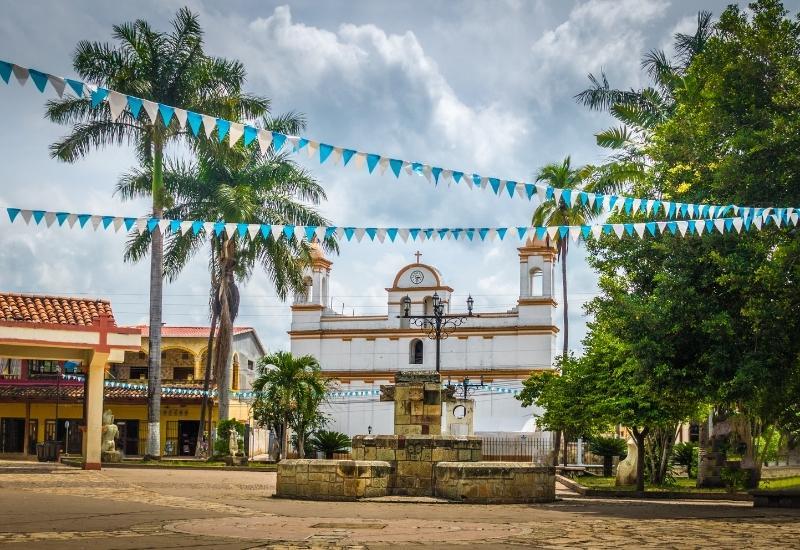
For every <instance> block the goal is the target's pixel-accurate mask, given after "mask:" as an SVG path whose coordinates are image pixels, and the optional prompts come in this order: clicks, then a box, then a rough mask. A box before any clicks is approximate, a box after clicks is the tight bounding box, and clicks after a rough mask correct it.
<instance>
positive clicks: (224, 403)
mask: <svg viewBox="0 0 800 550" xmlns="http://www.w3.org/2000/svg"><path fill="white" fill-rule="evenodd" d="M232 250H233V240H230V239H229V240H225V241H224V242H223V246H222V253H221V254H220V258H219V260H220V265H221V269H220V278H219V303H220V313H219V333H218V334H217V349H216V352H215V354H214V356H215V361H214V365H215V367H216V370H217V389H218V393H219V421H220V422H221V421H223V420H227V419H228V418H229V416H230V389H231V348H232V347H233V309H234V308H233V306H234V305H238V304H234V303H233V300H232V296H233V294H234V292H235V290H234V288H233V286H234V281H233V262H232Z"/></svg>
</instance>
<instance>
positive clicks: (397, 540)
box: [0, 462, 800, 549]
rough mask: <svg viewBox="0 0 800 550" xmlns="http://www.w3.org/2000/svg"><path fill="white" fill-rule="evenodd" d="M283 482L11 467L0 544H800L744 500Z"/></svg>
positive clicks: (2, 491)
mask: <svg viewBox="0 0 800 550" xmlns="http://www.w3.org/2000/svg"><path fill="white" fill-rule="evenodd" d="M274 487H275V474H274V473H267V472H225V471H196V470H191V471H188V470H174V469H173V470H145V469H135V470H134V469H113V470H112V469H106V470H103V471H102V472H84V471H80V470H75V469H69V468H65V467H55V466H53V465H39V464H30V463H19V462H0V517H2V518H3V520H2V521H0V547H2V548H14V547H20V548H22V547H23V546H24V547H25V548H59V549H60V548H93V549H100V548H200V547H203V548H338V547H348V548H379V547H386V546H389V545H391V546H395V547H401V548H404V547H417V546H419V547H431V548H434V547H435V548H444V547H467V546H470V547H471V546H478V545H485V546H487V547H492V548H505V547H508V548H512V547H521V546H525V547H536V548H565V547H566V548H618V547H621V546H626V547H628V548H793V547H796V548H800V511H797V510H793V511H790V510H764V509H753V508H752V507H751V506H750V504H749V503H742V502H704V501H689V502H657V501H642V500H633V499H631V500H596V499H581V498H577V497H574V496H569V495H566V496H564V498H563V499H562V500H561V501H559V502H557V503H554V504H548V505H539V506H522V505H520V506H467V505H460V504H441V503H430V502H428V503H407V502H401V503H398V502H381V501H378V502H359V503H326V502H304V501H293V500H282V499H275V498H271V495H272V493H273V492H274Z"/></svg>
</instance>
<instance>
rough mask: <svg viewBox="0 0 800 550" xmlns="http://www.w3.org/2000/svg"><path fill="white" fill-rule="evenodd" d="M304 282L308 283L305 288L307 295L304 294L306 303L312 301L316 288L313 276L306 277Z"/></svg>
mask: <svg viewBox="0 0 800 550" xmlns="http://www.w3.org/2000/svg"><path fill="white" fill-rule="evenodd" d="M304 282H305V285H306V289H305V290H306V293H305V296H304V298H305V300H304V301H305V303H307V304H310V303H311V299H312V292H313V290H314V282H313V281H312V280H311V277H306V278H305V280H304Z"/></svg>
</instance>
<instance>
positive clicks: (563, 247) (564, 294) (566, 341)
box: [560, 239, 569, 359]
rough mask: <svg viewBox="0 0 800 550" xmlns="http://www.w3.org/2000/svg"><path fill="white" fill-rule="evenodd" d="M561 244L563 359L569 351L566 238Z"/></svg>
mask: <svg viewBox="0 0 800 550" xmlns="http://www.w3.org/2000/svg"><path fill="white" fill-rule="evenodd" d="M560 245H561V301H562V302H563V303H564V351H563V354H564V359H566V358H567V354H568V353H569V307H568V305H567V240H566V239H562V240H561V242H560Z"/></svg>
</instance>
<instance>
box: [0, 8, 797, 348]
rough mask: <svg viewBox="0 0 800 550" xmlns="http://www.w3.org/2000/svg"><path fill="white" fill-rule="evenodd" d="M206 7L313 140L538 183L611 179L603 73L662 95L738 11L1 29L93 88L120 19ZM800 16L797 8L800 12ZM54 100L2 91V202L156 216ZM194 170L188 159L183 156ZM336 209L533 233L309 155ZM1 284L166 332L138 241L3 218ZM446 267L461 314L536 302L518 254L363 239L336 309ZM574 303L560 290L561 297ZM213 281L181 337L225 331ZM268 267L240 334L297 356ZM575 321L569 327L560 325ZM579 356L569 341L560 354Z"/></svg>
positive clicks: (255, 77)
mask: <svg viewBox="0 0 800 550" xmlns="http://www.w3.org/2000/svg"><path fill="white" fill-rule="evenodd" d="M184 4H188V5H189V6H190V7H192V9H193V10H194V11H196V12H197V13H199V14H200V17H201V23H202V25H203V27H204V29H205V31H206V51H207V52H208V53H210V54H213V55H217V56H224V57H232V58H237V59H239V60H241V61H242V62H243V63H244V64H245V67H246V69H247V72H248V79H247V85H246V88H247V90H248V91H249V92H252V93H255V94H259V95H263V96H266V97H269V98H271V99H272V102H273V111H274V112H275V113H280V112H284V111H289V110H294V111H299V112H302V113H304V114H305V115H306V116H307V118H308V122H309V128H308V131H307V135H308V137H311V138H313V139H316V140H319V141H324V142H326V143H332V144H335V145H341V146H347V147H351V148H355V149H358V150H362V151H370V152H377V153H382V154H386V155H390V156H393V157H396V158H405V159H414V160H419V161H423V162H426V163H429V164H432V165H439V166H445V167H452V168H456V169H463V170H464V171H466V172H473V171H477V172H480V173H486V174H492V175H497V176H499V177H506V178H509V179H515V180H530V179H531V178H532V177H533V176H534V174H535V173H536V171H537V168H538V167H540V166H541V165H542V164H544V163H547V162H553V161H559V160H560V159H562V158H563V157H564V156H566V155H571V156H572V159H573V162H574V163H576V164H583V163H589V162H591V163H596V162H600V161H601V160H602V159H603V155H604V153H603V151H602V150H601V149H599V148H598V147H597V146H596V145H595V144H594V137H593V133H594V132H596V131H597V130H599V129H602V128H603V127H605V126H606V125H607V124H608V123H609V120H608V117H607V116H605V115H603V114H600V113H594V112H590V111H588V110H586V109H585V108H583V107H581V106H579V105H577V104H576V103H575V102H574V100H573V99H572V97H573V95H574V94H575V93H577V92H579V91H581V90H582V89H583V88H585V87H586V85H587V79H586V75H587V73H589V72H595V73H597V72H599V71H600V69H601V68H604V69H605V70H606V72H607V74H608V75H609V78H610V80H611V82H612V84H614V85H616V86H619V87H637V86H639V85H641V84H643V82H644V81H643V75H642V73H641V71H640V69H639V60H640V57H641V54H642V53H643V52H645V51H646V50H648V49H650V48H667V49H668V47H669V44H670V39H671V36H672V35H673V34H674V33H675V32H691V31H692V30H693V28H694V19H695V16H696V12H697V10H698V9H708V10H711V11H712V12H714V13H715V14H719V12H720V11H721V10H722V9H723V8H724V5H725V4H726V2H719V1H704V2H693V1H672V2H668V1H661V0H617V1H610V0H588V1H573V2H548V1H544V0H542V1H512V0H508V1H499V0H495V1H491V2H489V1H485V2H484V1H477V0H476V1H472V2H459V1H454V2H451V1H431V0H428V1H425V2H422V1H411V2H388V1H348V2H324V3H322V2H293V3H290V4H286V3H280V2H268V1H245V0H234V1H228V2H225V3H224V9H220V6H222V4H219V3H214V2H200V1H195V2H173V1H155V0H153V1H141V2H135V1H132V2H125V3H99V2H90V1H75V2H59V1H52V2H51V1H37V2H26V3H14V4H13V7H11V6H9V7H7V8H6V10H5V11H4V17H3V18H2V19H0V58H2V59H5V60H8V61H12V62H15V63H18V64H20V65H23V66H32V67H36V68H40V69H42V70H45V71H48V72H51V73H55V74H61V75H63V76H67V77H69V76H74V73H73V71H72V70H71V55H72V52H73V50H74V48H75V45H76V43H77V42H78V41H79V40H82V39H87V40H100V41H106V40H110V34H111V26H112V25H113V24H115V23H120V22H124V21H129V20H133V19H136V18H144V19H147V20H148V21H149V22H150V23H151V24H152V25H153V26H154V27H156V28H159V29H167V27H168V23H169V20H170V18H171V16H172V15H173V14H174V12H175V11H176V10H177V9H178V8H179V7H181V6H183V5H184ZM786 6H787V7H788V8H789V9H790V10H792V11H793V12H796V11H797V9H798V2H787V3H786ZM44 99H45V98H44V97H43V96H41V95H39V94H38V92H35V91H34V88H33V87H32V86H31V85H30V84H28V86H27V87H26V88H20V87H19V86H18V85H16V83H13V82H12V85H10V86H0V117H2V120H3V121H4V124H3V131H2V132H0V159H1V160H2V175H3V176H2V185H0V206H2V207H6V206H17V207H21V208H37V209H47V210H66V211H75V212H77V211H81V212H91V213H100V214H124V215H136V216H138V215H142V214H144V213H145V212H146V211H147V204H146V203H145V202H128V203H121V202H120V201H119V199H118V197H114V196H113V194H112V192H113V188H114V185H115V183H116V181H117V178H118V177H119V175H120V174H121V173H122V172H124V171H125V170H126V169H128V168H129V167H131V166H133V165H134V164H135V159H134V157H133V154H132V152H131V150H129V149H126V148H108V149H105V150H103V151H101V152H97V153H94V154H92V155H91V156H90V157H88V158H87V159H85V160H82V161H80V162H77V163H75V164H72V165H67V164H63V163H59V162H57V161H55V160H52V159H51V158H50V157H49V154H48V145H49V144H50V143H52V142H53V141H54V140H55V139H57V138H58V137H59V136H61V135H63V134H65V133H66V132H67V128H65V127H59V126H56V125H53V124H51V123H49V122H47V121H45V120H44V118H43V112H44V108H43V106H44ZM172 153H173V154H180V153H181V152H180V151H177V150H175V151H172ZM298 161H299V162H301V163H303V164H304V165H305V166H307V167H308V168H309V169H310V170H312V172H313V174H314V175H315V176H316V177H317V178H318V180H319V181H320V182H321V183H322V184H323V186H324V187H325V189H326V190H327V193H328V201H327V202H325V203H324V204H322V205H321V206H320V210H321V211H322V212H323V213H324V214H325V215H326V216H327V217H328V218H329V219H330V220H331V221H332V222H333V223H334V224H335V225H351V226H395V227H396V226H400V227H408V226H420V225H425V226H444V227H447V226H451V227H452V226H495V225H502V226H507V225H525V224H527V223H528V222H529V220H530V217H531V213H532V209H533V207H534V205H533V204H532V203H529V202H527V201H524V200H521V199H519V198H515V199H509V198H507V197H504V198H496V197H494V196H492V195H491V194H489V193H487V192H480V191H472V192H469V191H465V190H464V189H463V188H452V189H448V188H446V187H441V188H434V187H432V186H430V185H429V184H427V183H426V182H425V180H424V179H422V178H408V177H401V178H400V179H399V180H396V179H395V178H394V177H393V176H392V175H391V174H390V173H387V174H386V175H384V176H377V175H371V176H370V175H366V170H363V173H362V172H357V171H355V170H352V169H349V168H341V167H330V166H319V165H318V164H316V163H314V162H309V161H308V160H306V159H305V156H304V155H303V156H302V157H298ZM0 228H1V230H0V272H2V277H0V288H2V289H3V290H8V291H23V292H39V293H51V294H67V295H87V296H97V297H104V298H108V299H110V300H111V301H112V305H113V308H114V311H115V314H116V316H117V319H118V322H121V323H140V322H146V319H147V302H148V286H147V284H148V277H147V273H148V263H147V262H143V263H141V264H138V265H130V264H125V263H123V261H122V252H123V249H124V244H125V236H124V235H122V234H114V233H103V232H98V233H94V232H92V231H91V230H83V231H78V230H75V229H73V230H69V229H66V228H52V229H47V230H46V229H43V228H33V227H26V226H24V225H19V224H15V225H9V224H8V222H7V220H6V221H0ZM417 249H419V250H420V251H421V252H422V253H423V261H425V262H428V263H431V264H434V265H436V266H437V267H438V268H439V269H440V270H441V271H442V273H443V275H444V277H445V279H446V280H447V282H448V283H449V284H450V285H451V286H453V287H454V289H455V290H456V294H457V296H456V297H455V298H454V300H455V302H456V303H455V304H454V307H455V306H457V305H458V303H457V302H458V301H459V300H464V299H465V298H466V294H467V293H472V295H473V296H474V297H475V307H476V310H478V311H481V310H483V311H498V310H506V309H508V308H510V307H512V306H513V305H514V302H515V300H516V296H517V294H518V269H519V268H518V262H517V259H516V249H515V243H514V241H513V240H511V241H506V242H499V241H497V242H494V243H465V242H460V241H459V242H452V241H444V242H438V241H437V242H425V243H421V244H420V243H408V244H402V243H395V244H389V243H386V244H378V243H367V242H366V241H364V242H362V243H361V244H356V243H344V244H343V245H342V247H341V254H340V255H339V257H336V258H332V260H333V262H334V267H333V272H332V283H331V293H332V295H333V296H334V305H335V307H336V309H339V310H343V311H344V312H346V313H347V312H353V311H355V312H356V313H361V314H370V313H374V314H378V313H383V312H384V311H385V291H384V288H385V287H387V286H389V285H390V284H391V281H392V278H393V277H394V274H395V273H396V271H397V270H398V269H399V268H400V267H402V266H403V265H405V264H407V263H409V262H411V261H412V260H413V252H414V251H415V250H417ZM569 289H570V310H571V314H570V318H571V330H570V340H571V341H570V347H571V348H573V349H575V350H579V349H580V339H581V338H582V336H583V334H584V326H583V325H584V323H585V319H584V317H583V314H582V311H581V309H580V305H581V304H582V303H583V302H584V301H585V300H588V299H590V298H591V297H592V296H593V295H594V294H595V293H596V291H597V287H596V277H595V275H594V274H593V273H592V272H591V270H590V269H589V268H588V266H587V265H586V262H585V259H584V257H583V251H582V250H580V249H576V253H574V254H571V255H570V259H569ZM557 292H560V289H557ZM207 293H208V272H207V269H206V258H205V256H202V255H201V256H198V257H197V258H196V259H195V261H193V262H192V263H191V264H190V265H189V266H188V268H187V269H186V271H185V272H184V273H183V274H182V275H181V276H180V278H179V279H178V280H177V281H176V282H174V283H172V284H169V285H167V286H166V287H165V292H164V296H165V297H164V305H165V314H164V319H165V321H166V322H167V323H168V324H172V325H180V324H205V323H207V322H208V321H207V319H208V316H207V298H206V297H207ZM274 294H275V292H274V289H273V288H272V287H271V285H270V284H269V282H268V281H267V280H266V277H265V276H264V275H263V274H262V273H261V272H258V271H256V272H255V273H254V275H253V277H252V279H251V280H250V281H248V282H247V284H245V285H243V287H242V307H241V310H240V318H239V320H238V324H242V325H250V326H254V327H256V328H257V329H258V332H259V334H260V336H261V338H262V340H263V341H264V342H265V343H266V344H267V345H268V346H269V347H270V348H273V349H275V348H286V347H288V337H287V336H286V330H287V329H288V326H289V319H290V312H289V307H288V305H287V304H283V303H281V302H279V301H278V300H277V299H276V298H275V297H274ZM555 318H556V319H560V312H557V313H556V314H555ZM559 346H560V344H559Z"/></svg>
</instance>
